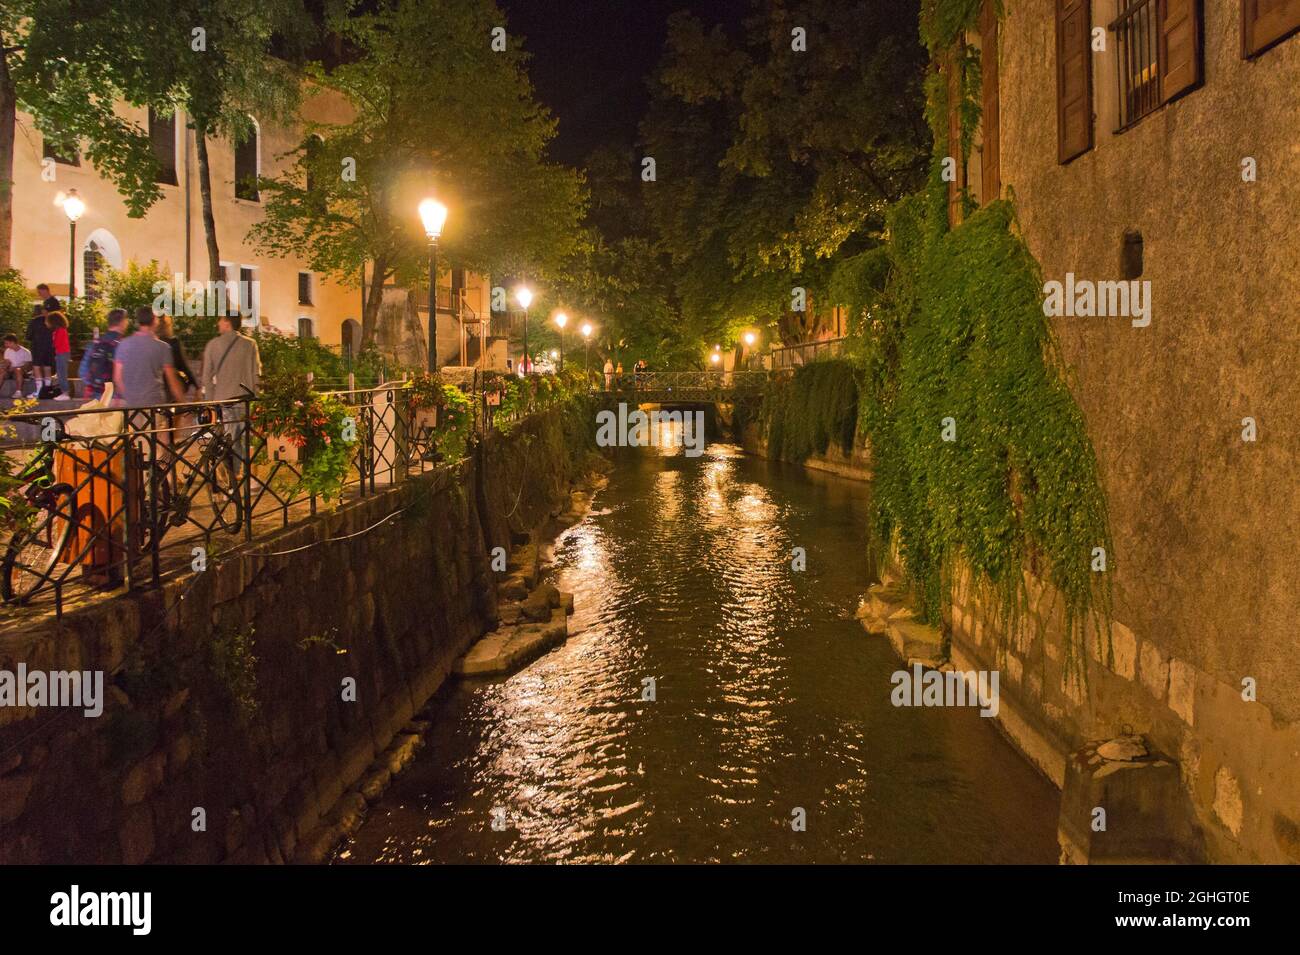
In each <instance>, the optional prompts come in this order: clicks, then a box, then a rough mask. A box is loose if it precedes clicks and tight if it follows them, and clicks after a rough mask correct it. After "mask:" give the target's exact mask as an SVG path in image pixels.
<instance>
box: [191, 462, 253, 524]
mask: <svg viewBox="0 0 1300 955" xmlns="http://www.w3.org/2000/svg"><path fill="white" fill-rule="evenodd" d="M235 465H236V459H235V452H234V450H233V449H232V448H231V447H230V444H229V443H228V442H226V441H224V440H215V441H213V442H212V444H210V445H209V446H208V447H207V449H206V450H205V451H204V453H203V460H202V461H201V462H200V467H201V468H202V470H203V481H202V484H201V485H200V487H199V488H198V491H197V496H198V499H199V503H200V504H202V505H206V507H207V509H208V511H207V512H208V513H210V515H211V518H210V519H211V525H210V526H211V528H212V529H214V530H215V529H217V528H220V529H221V530H223V531H226V532H228V533H231V534H233V533H235V532H236V531H237V530H239V529H240V527H242V526H243V518H244V485H243V481H241V480H240V475H239V469H238V468H237V467H236V466H235Z"/></svg>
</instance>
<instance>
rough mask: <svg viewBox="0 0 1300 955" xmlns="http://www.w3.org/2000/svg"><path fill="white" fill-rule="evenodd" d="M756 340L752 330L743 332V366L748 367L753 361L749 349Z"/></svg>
mask: <svg viewBox="0 0 1300 955" xmlns="http://www.w3.org/2000/svg"><path fill="white" fill-rule="evenodd" d="M757 340H758V336H757V335H755V334H754V333H753V332H745V367H746V368H748V367H749V366H750V365H752V364H753V363H754V356H753V354H751V349H753V347H754V342H755V341H757Z"/></svg>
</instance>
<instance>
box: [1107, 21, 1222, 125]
mask: <svg viewBox="0 0 1300 955" xmlns="http://www.w3.org/2000/svg"><path fill="white" fill-rule="evenodd" d="M1119 3H1120V7H1119V16H1118V17H1116V19H1115V21H1114V22H1113V23H1111V25H1110V32H1111V33H1113V34H1114V36H1115V76H1116V83H1117V90H1118V93H1119V116H1118V122H1117V123H1116V131H1117V132H1119V131H1122V130H1124V129H1127V128H1128V127H1130V126H1132V125H1133V124H1134V123H1136V122H1137V121H1138V120H1140V119H1141V118H1142V117H1144V116H1147V115H1149V114H1150V113H1153V112H1155V111H1156V109H1158V108H1159V107H1161V106H1163V105H1164V104H1165V103H1168V102H1169V101H1170V100H1173V99H1175V98H1177V97H1179V96H1181V95H1182V94H1184V93H1186V92H1188V91H1189V90H1192V89H1195V88H1196V87H1197V86H1199V85H1200V83H1201V11H1200V6H1199V4H1198V0H1119Z"/></svg>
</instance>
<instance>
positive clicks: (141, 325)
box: [0, 284, 262, 408]
mask: <svg viewBox="0 0 1300 955" xmlns="http://www.w3.org/2000/svg"><path fill="white" fill-rule="evenodd" d="M36 290H37V292H38V293H39V294H40V295H41V296H42V301H41V303H40V304H39V305H36V306H35V307H34V308H33V310H32V319H31V321H30V322H29V323H28V325H27V329H26V344H25V345H24V344H23V342H21V341H19V339H18V336H17V335H13V334H8V335H5V336H4V358H3V360H2V361H0V371H2V372H3V376H2V378H0V381H3V382H6V383H7V382H10V381H12V382H13V383H14V396H15V397H22V396H24V394H25V392H24V387H25V385H26V383H27V382H28V381H32V382H34V383H35V387H36V390H35V394H34V395H33V397H37V398H54V399H56V400H59V401H66V400H68V399H69V398H71V397H72V392H71V388H70V382H69V380H68V363H69V361H70V358H71V355H72V342H71V340H70V338H69V335H68V319H67V315H66V313H65V312H64V310H63V308H62V306H61V304H60V303H59V300H58V299H57V298H55V297H54V296H52V295H51V294H50V288H49V286H48V285H44V284H42V285H38V286H37V289H36ZM132 317H133V318H134V319H135V330H134V331H133V332H131V333H130V334H127V326H128V315H127V313H126V311H125V310H124V309H120V308H115V309H113V310H112V311H110V312H109V313H108V319H107V326H108V327H107V329H106V330H105V331H104V332H102V333H101V334H100V335H99V336H98V337H96V338H95V339H94V340H93V341H91V342H89V343H87V345H86V348H85V351H84V352H83V354H82V358H81V366H80V368H79V371H78V377H79V378H80V382H81V387H82V395H81V396H80V397H83V398H88V399H90V398H93V399H98V398H101V397H102V396H103V394H104V390H105V385H106V384H107V383H108V382H110V381H111V382H112V383H113V403H114V404H115V405H119V406H123V407H137V408H140V407H149V406H153V405H166V404H170V403H178V404H179V403H183V402H187V401H197V400H200V399H204V400H208V401H226V400H229V399H232V398H239V397H242V396H243V395H244V394H245V392H246V391H252V392H256V390H257V387H258V384H259V382H260V380H261V375H262V361H261V355H260V354H259V352H258V348H257V342H255V341H254V340H253V339H252V338H249V337H247V336H245V335H241V334H240V333H239V325H238V319H237V317H235V316H227V315H223V316H221V317H219V318H218V320H217V327H218V331H219V333H218V335H217V337H216V338H214V339H212V340H211V341H209V342H208V343H207V344H206V345H205V346H204V349H203V357H202V359H201V361H200V363H199V371H198V373H197V374H195V372H194V369H193V367H192V366H191V364H190V362H189V359H188V358H187V357H186V354H185V348H184V346H183V345H182V343H181V341H180V339H179V338H177V337H176V336H175V334H174V331H173V327H172V318H171V316H170V315H167V314H160V315H158V314H155V313H154V311H153V309H152V308H150V307H149V306H147V305H144V306H141V307H139V308H137V309H136V310H135V314H134V316H132Z"/></svg>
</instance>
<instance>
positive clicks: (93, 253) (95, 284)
mask: <svg viewBox="0 0 1300 955" xmlns="http://www.w3.org/2000/svg"><path fill="white" fill-rule="evenodd" d="M81 267H82V273H83V275H84V278H83V279H82V282H83V284H84V285H85V289H86V292H85V294H86V300H87V301H91V302H98V301H99V300H100V299H101V298H103V295H104V293H103V290H102V289H101V288H100V287H99V284H100V283H99V280H100V273H101V272H103V270H104V255H103V253H102V252H100V250H99V244H98V243H97V242H95V241H94V240H93V239H92V240H91V241H90V242H87V243H86V249H85V251H84V252H82V254H81Z"/></svg>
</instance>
